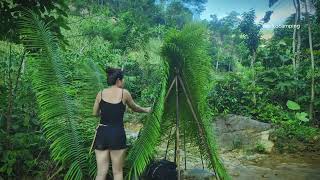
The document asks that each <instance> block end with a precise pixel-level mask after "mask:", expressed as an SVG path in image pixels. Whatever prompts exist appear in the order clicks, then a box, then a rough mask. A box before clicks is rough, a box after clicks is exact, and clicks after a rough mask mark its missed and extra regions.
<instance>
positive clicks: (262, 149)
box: [255, 142, 266, 153]
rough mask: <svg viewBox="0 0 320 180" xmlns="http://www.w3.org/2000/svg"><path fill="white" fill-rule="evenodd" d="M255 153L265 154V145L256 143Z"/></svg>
mask: <svg viewBox="0 0 320 180" xmlns="http://www.w3.org/2000/svg"><path fill="white" fill-rule="evenodd" d="M255 151H256V152H258V153H265V152H266V148H265V147H264V145H263V144H262V143H260V142H258V143H256V146H255Z"/></svg>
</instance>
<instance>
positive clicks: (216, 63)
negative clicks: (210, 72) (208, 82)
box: [216, 60, 219, 71]
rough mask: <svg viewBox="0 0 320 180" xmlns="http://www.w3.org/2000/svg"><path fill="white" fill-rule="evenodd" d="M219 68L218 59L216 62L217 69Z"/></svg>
mask: <svg viewBox="0 0 320 180" xmlns="http://www.w3.org/2000/svg"><path fill="white" fill-rule="evenodd" d="M218 68H219V61H218V60H217V62H216V71H218Z"/></svg>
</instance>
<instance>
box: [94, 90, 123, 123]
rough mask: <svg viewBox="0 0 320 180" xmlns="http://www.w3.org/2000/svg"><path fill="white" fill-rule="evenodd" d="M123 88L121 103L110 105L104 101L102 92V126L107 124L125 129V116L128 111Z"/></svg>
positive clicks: (100, 104)
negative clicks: (123, 98)
mask: <svg viewBox="0 0 320 180" xmlns="http://www.w3.org/2000/svg"><path fill="white" fill-rule="evenodd" d="M122 97H123V88H122V95H121V101H120V102H119V103H109V102H107V101H104V100H103V99H102V91H101V101H100V103H99V106H100V110H101V120H100V123H101V124H106V125H110V126H120V127H123V115H124V112H125V110H126V106H125V105H124V104H123V102H122Z"/></svg>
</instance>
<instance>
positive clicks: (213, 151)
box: [126, 24, 230, 179]
mask: <svg viewBox="0 0 320 180" xmlns="http://www.w3.org/2000/svg"><path fill="white" fill-rule="evenodd" d="M206 33H207V32H206V28H205V27H204V26H203V25H200V24H189V25H186V26H185V27H184V28H183V29H182V30H176V29H174V30H171V31H170V32H169V33H168V34H167V36H166V38H165V42H164V44H163V46H162V49H161V54H162V56H163V57H164V59H165V61H164V63H163V76H164V81H163V82H161V89H160V92H159V96H158V98H157V99H156V102H155V105H154V111H153V112H152V114H150V115H149V116H147V117H146V118H147V119H146V120H145V121H144V122H145V124H144V126H143V129H142V130H141V132H140V136H139V138H138V139H137V140H136V142H135V143H134V145H133V147H132V148H131V149H130V151H129V154H128V156H127V159H126V161H127V162H126V166H127V167H128V173H127V178H128V179H131V178H132V177H137V176H139V175H140V174H141V173H143V171H144V170H145V168H146V166H147V165H148V163H149V162H150V160H151V159H152V158H153V156H154V153H156V152H155V148H156V146H157V145H159V142H160V141H161V138H162V137H164V136H169V137H170V135H171V131H172V128H173V127H174V128H175V136H174V139H175V159H174V161H175V162H180V157H181V154H179V150H177V149H179V147H180V146H179V145H180V142H183V145H184V148H185V143H186V142H190V143H192V144H194V145H196V146H198V147H199V149H200V153H201V156H204V157H205V158H206V159H207V160H208V161H209V164H208V168H210V169H212V170H213V171H214V172H215V174H216V177H217V179H230V177H229V176H228V174H227V171H226V169H225V167H224V165H223V164H222V162H221V161H220V159H219V157H218V153H217V148H216V142H215V138H214V131H213V128H212V123H211V120H212V115H213V113H212V110H211V109H210V108H209V105H208V103H207V100H206V98H207V95H208V93H209V91H210V89H211V87H212V80H210V79H212V78H211V77H212V68H211V64H210V62H211V61H210V56H209V55H208V42H207V39H206V37H207V36H206ZM181 134H182V135H183V137H182V138H183V140H182V141H181V140H180V135H181ZM184 152H185V151H184ZM186 158H187V157H186ZM186 158H185V162H184V164H185V168H186ZM177 166H178V169H181V167H180V163H177ZM178 177H180V171H178Z"/></svg>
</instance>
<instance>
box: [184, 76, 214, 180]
mask: <svg viewBox="0 0 320 180" xmlns="http://www.w3.org/2000/svg"><path fill="white" fill-rule="evenodd" d="M178 80H179V82H180V84H181V87H182V89H183V92H184V94H185V96H186V98H187V102H188V105H189V107H190V110H191V112H192V115H193V117H194V119H195V120H196V123H197V126H198V128H199V133H200V139H201V140H202V142H206V141H205V139H204V132H203V131H202V128H201V125H200V121H199V119H198V117H197V116H196V113H195V111H194V109H193V107H192V104H191V101H190V99H189V96H188V94H187V91H186V89H185V86H184V83H183V81H182V79H181V77H180V76H179V75H178ZM207 152H208V154H209V155H210V156H211V157H212V156H213V155H212V154H211V152H210V151H209V149H207ZM212 167H213V169H214V171H215V167H214V165H213V164H212ZM215 174H216V177H217V179H218V180H219V179H220V178H219V176H218V174H217V172H215Z"/></svg>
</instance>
